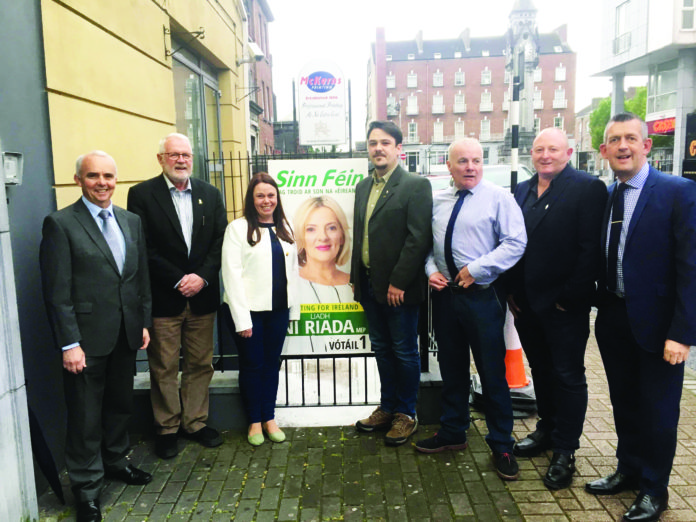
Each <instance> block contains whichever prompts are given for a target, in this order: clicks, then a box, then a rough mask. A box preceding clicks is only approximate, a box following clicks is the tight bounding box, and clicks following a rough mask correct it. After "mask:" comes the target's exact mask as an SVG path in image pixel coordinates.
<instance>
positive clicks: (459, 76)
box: [454, 69, 464, 85]
mask: <svg viewBox="0 0 696 522" xmlns="http://www.w3.org/2000/svg"><path fill="white" fill-rule="evenodd" d="M454 85H464V71H462V70H461V69H459V70H458V71H455V73H454Z"/></svg>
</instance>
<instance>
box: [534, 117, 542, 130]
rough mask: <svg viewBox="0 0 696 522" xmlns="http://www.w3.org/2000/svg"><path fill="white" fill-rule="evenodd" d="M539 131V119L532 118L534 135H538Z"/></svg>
mask: <svg viewBox="0 0 696 522" xmlns="http://www.w3.org/2000/svg"><path fill="white" fill-rule="evenodd" d="M539 130H541V118H537V117H534V134H539Z"/></svg>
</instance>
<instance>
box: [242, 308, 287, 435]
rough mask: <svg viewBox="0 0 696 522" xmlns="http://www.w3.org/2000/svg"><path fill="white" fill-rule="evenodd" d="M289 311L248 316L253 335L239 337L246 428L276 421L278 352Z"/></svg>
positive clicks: (281, 348) (280, 348)
mask: <svg viewBox="0 0 696 522" xmlns="http://www.w3.org/2000/svg"><path fill="white" fill-rule="evenodd" d="M289 320H290V310H289V309H284V310H277V311H275V310H274V311H270V312H251V322H252V334H251V337H249V338H244V337H239V336H237V340H238V348H239V388H240V390H241V392H242V400H243V402H244V408H245V409H246V413H247V417H248V420H249V424H254V423H256V422H266V421H269V420H272V419H274V418H275V403H276V396H277V395H278V378H279V373H280V352H281V351H282V350H283V342H284V341H285V334H286V333H287V330H288V323H289Z"/></svg>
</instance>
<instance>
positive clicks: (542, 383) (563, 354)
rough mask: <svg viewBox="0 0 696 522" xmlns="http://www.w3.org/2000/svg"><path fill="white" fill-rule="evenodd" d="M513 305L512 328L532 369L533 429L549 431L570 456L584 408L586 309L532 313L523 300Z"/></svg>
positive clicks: (575, 446) (577, 442) (557, 449)
mask: <svg viewBox="0 0 696 522" xmlns="http://www.w3.org/2000/svg"><path fill="white" fill-rule="evenodd" d="M517 305H518V306H519V307H520V313H519V314H518V318H517V319H516V320H515V327H516V328H517V333H518V334H519V336H520V341H522V348H523V349H524V353H525V355H526V356H527V360H528V361H529V366H530V368H531V370H532V379H533V380H534V391H535V394H536V400H537V409H538V411H539V421H538V422H537V429H540V430H542V431H545V432H547V433H550V434H551V442H552V448H553V450H554V451H555V452H558V453H563V454H566V455H570V454H571V453H573V452H574V451H575V450H576V449H578V448H579V447H580V436H581V435H582V429H583V424H584V422H585V413H586V412H587V381H586V380H585V350H586V348H587V339H588V337H589V336H590V314H589V310H588V311H587V312H584V311H583V312H576V311H572V312H571V311H566V312H564V311H562V310H558V309H556V308H555V307H553V308H549V309H546V310H544V311H542V312H540V313H536V312H534V311H532V309H531V308H530V306H529V304H528V303H527V302H526V301H525V300H524V299H522V300H521V301H520V302H518V303H517Z"/></svg>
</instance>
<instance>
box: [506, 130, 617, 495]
mask: <svg viewBox="0 0 696 522" xmlns="http://www.w3.org/2000/svg"><path fill="white" fill-rule="evenodd" d="M572 152H573V149H571V148H570V147H569V146H568V139H567V137H566V135H565V133H564V132H563V131H562V130H560V129H556V128H549V129H544V130H543V131H541V132H540V133H539V135H538V136H537V137H536V139H535V140H534V144H533V146H532V161H533V163H534V168H535V170H536V172H537V173H536V175H535V176H534V177H532V179H530V180H528V181H524V182H522V183H520V184H519V185H518V186H517V189H516V190H515V199H516V200H517V203H518V204H519V205H520V207H521V208H522V213H523V214H524V220H525V225H526V228H527V250H526V251H525V254H524V257H523V258H522V259H521V260H520V262H519V263H518V264H517V265H515V267H513V269H512V270H511V271H510V273H509V274H508V278H507V280H508V282H509V285H508V290H509V292H510V295H509V297H508V303H509V305H510V308H511V310H512V312H513V314H514V315H515V317H516V320H515V326H516V327H517V331H518V333H519V335H520V340H521V341H522V347H523V348H524V351H525V354H526V355H527V360H528V361H529V365H530V366H531V369H532V377H533V379H534V389H535V392H536V400H537V406H538V411H539V417H540V418H539V421H538V422H537V426H536V431H534V432H533V433H531V434H530V435H528V436H527V437H525V438H524V439H523V440H521V441H520V442H518V443H517V444H516V445H515V448H514V452H515V455H517V456H519V457H533V456H535V455H537V454H539V453H540V452H541V451H544V450H547V449H553V457H552V459H551V464H550V466H549V469H548V472H547V473H546V476H545V477H544V484H546V486H547V487H548V488H549V489H561V488H566V487H568V486H569V485H570V483H571V481H572V477H573V473H574V471H575V457H574V453H575V450H576V449H577V448H579V447H580V435H581V434H582V426H583V422H584V420H585V412H586V410H587V383H586V380H585V364H584V359H585V347H586V345H587V339H588V337H589V333H590V326H589V314H590V300H591V297H592V295H593V292H594V291H595V281H596V280H597V278H598V269H599V259H600V255H601V252H600V244H599V241H598V239H599V236H600V226H601V221H602V214H603V212H604V205H605V203H606V200H607V189H606V186H605V185H604V183H603V182H602V181H600V180H599V179H596V178H594V177H592V176H590V175H589V174H587V173H585V172H579V171H577V170H575V169H574V168H573V167H571V166H570V165H569V164H568V162H569V160H570V156H571V154H572Z"/></svg>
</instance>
